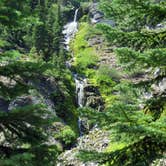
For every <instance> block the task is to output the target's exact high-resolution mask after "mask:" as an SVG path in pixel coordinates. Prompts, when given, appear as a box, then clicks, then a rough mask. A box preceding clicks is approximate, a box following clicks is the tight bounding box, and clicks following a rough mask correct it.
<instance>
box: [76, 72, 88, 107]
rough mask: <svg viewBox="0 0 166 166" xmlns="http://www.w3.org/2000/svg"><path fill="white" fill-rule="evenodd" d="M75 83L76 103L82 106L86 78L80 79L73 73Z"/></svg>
mask: <svg viewBox="0 0 166 166" xmlns="http://www.w3.org/2000/svg"><path fill="white" fill-rule="evenodd" d="M74 79H75V84H76V94H77V103H78V106H79V107H83V106H84V96H85V95H84V87H85V85H86V84H87V80H86V79H85V78H84V79H80V78H78V77H77V75H74Z"/></svg>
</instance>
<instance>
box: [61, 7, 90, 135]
mask: <svg viewBox="0 0 166 166" xmlns="http://www.w3.org/2000/svg"><path fill="white" fill-rule="evenodd" d="M78 11H79V9H76V10H75V14H74V19H73V21H72V22H69V23H67V24H66V25H65V26H64V30H63V34H64V44H65V49H66V50H67V51H70V46H69V44H70V41H71V39H72V38H74V36H75V34H76V33H77V31H78V22H77V16H78ZM66 67H67V68H69V69H70V67H71V63H70V61H66ZM73 77H74V81H75V85H76V98H77V104H78V106H79V107H80V108H82V107H83V106H84V101H85V99H84V98H85V95H84V87H85V85H86V84H87V80H86V79H85V78H82V77H80V76H78V75H77V74H76V73H74V74H73ZM82 123H83V120H82V119H81V118H80V117H79V118H78V128H79V132H80V136H82V135H83V130H82V128H83V125H82Z"/></svg>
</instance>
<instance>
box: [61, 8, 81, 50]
mask: <svg viewBox="0 0 166 166" xmlns="http://www.w3.org/2000/svg"><path fill="white" fill-rule="evenodd" d="M78 10H79V9H76V10H75V14H74V19H73V21H72V22H69V23H67V24H66V25H65V26H64V30H63V32H62V33H63V34H64V40H65V41H64V44H65V49H66V50H67V51H69V50H70V48H69V43H70V41H71V39H72V38H73V37H74V35H75V34H76V32H77V31H78V23H77V15H78Z"/></svg>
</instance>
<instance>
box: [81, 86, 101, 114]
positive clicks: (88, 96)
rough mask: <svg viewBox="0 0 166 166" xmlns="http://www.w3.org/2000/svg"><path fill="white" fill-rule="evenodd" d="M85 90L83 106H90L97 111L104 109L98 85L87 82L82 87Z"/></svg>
mask: <svg viewBox="0 0 166 166" xmlns="http://www.w3.org/2000/svg"><path fill="white" fill-rule="evenodd" d="M84 91H85V106H87V107H91V108H93V109H95V110H97V111H102V110H103V109H104V102H103V99H102V97H101V95H100V92H99V90H98V87H95V86H93V85H90V84H87V85H86V86H85V87H84Z"/></svg>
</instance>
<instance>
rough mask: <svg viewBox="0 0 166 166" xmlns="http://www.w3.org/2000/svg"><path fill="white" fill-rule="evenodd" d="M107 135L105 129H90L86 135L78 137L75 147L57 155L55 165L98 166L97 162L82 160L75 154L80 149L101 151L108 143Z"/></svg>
mask: <svg viewBox="0 0 166 166" xmlns="http://www.w3.org/2000/svg"><path fill="white" fill-rule="evenodd" d="M109 135H110V133H108V132H107V131H103V130H99V129H93V130H91V131H90V132H89V134H88V135H84V136H83V137H80V138H78V142H77V145H76V147H74V148H72V149H71V150H68V151H65V152H64V153H62V154H61V155H60V156H59V157H58V164H57V166H71V165H72V166H99V164H98V163H97V162H83V161H81V160H80V159H78V158H77V155H78V153H79V151H80V150H84V151H96V152H103V151H104V150H105V148H106V147H107V146H108V144H109Z"/></svg>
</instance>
